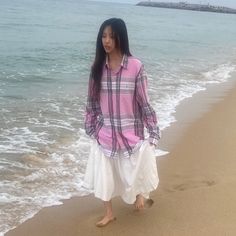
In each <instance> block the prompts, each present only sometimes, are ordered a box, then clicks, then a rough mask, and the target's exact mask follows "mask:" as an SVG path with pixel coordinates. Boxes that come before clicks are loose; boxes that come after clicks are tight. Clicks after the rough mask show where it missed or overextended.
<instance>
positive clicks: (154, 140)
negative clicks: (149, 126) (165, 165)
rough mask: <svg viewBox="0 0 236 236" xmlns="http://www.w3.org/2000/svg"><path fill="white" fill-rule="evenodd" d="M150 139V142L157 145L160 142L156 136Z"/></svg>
mask: <svg viewBox="0 0 236 236" xmlns="http://www.w3.org/2000/svg"><path fill="white" fill-rule="evenodd" d="M148 141H149V143H151V144H154V145H155V146H157V144H158V140H157V139H156V138H152V137H149V138H148Z"/></svg>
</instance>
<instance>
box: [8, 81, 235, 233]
mask: <svg viewBox="0 0 236 236" xmlns="http://www.w3.org/2000/svg"><path fill="white" fill-rule="evenodd" d="M217 86H218V87H217ZM217 86H215V88H213V90H212V91H211V90H207V92H205V93H204V92H203V93H202V94H203V95H197V96H194V98H193V99H187V100H186V102H184V103H186V104H184V103H183V104H182V105H181V106H180V107H179V108H178V110H177V114H176V117H177V119H178V121H177V122H176V123H175V124H174V125H172V126H171V127H170V128H169V129H167V130H166V131H165V132H164V133H163V140H162V141H161V146H164V147H166V149H167V150H171V152H170V154H168V155H167V156H166V157H165V158H159V159H158V171H159V177H160V185H159V187H158V189H157V190H156V191H154V192H153V193H152V194H151V197H152V199H153V200H154V201H155V204H154V205H153V206H152V208H150V209H146V210H144V211H141V212H136V211H134V210H133V206H131V205H126V204H125V203H123V202H122V200H121V199H120V198H116V199H114V200H113V203H114V207H113V208H114V212H115V215H116V217H117V220H116V221H115V222H113V223H112V224H109V225H108V226H107V227H105V228H97V227H96V226H95V222H96V221H97V220H98V219H99V217H100V216H102V213H103V205H102V203H101V202H100V201H99V200H98V199H95V198H94V197H93V196H85V197H74V198H72V199H70V200H65V201H63V202H64V204H63V205H60V206H53V207H48V208H44V209H42V210H41V211H40V212H39V213H38V214H36V215H35V216H34V217H33V218H32V219H30V220H28V221H26V222H25V223H23V224H21V225H20V226H18V227H17V228H16V229H14V230H12V231H10V232H8V233H7V234H5V235H6V236H75V235H77V236H78V235H81V236H86V235H96V236H97V235H122V236H125V235H129V236H130V235H135V236H138V235H145V236H149V235H158V236H162V235H163V236H168V235H174V236H184V235H186V236H190V235H191V236H195V235H196V236H199V235H204V236H211V235H214V236H215V235H221V236H222V235H227V236H228V235H232V236H233V235H236V200H235V199H236V171H235V169H236V145H235V144H236V109H235V104H236V86H235V84H234V85H233V83H230V84H229V86H228V87H227V85H222V86H226V89H225V92H224V93H219V94H221V95H220V96H209V93H210V92H214V93H215V94H217V92H216V91H217V89H218V88H220V86H221V85H217ZM204 94H205V95H204ZM197 104H200V105H199V107H201V109H198V105H197ZM201 104H202V105H203V104H205V105H204V106H201ZM206 104H207V106H206ZM200 110H201V112H199V111H200ZM195 113H196V114H195ZM194 114H195V115H194ZM199 114H200V115H199ZM191 117H192V118H191ZM166 140H169V141H166Z"/></svg>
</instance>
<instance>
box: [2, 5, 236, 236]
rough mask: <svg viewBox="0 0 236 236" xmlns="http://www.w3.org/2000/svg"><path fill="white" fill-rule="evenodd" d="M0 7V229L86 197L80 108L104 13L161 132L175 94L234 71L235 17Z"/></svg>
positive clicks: (187, 93) (110, 8)
mask: <svg viewBox="0 0 236 236" xmlns="http://www.w3.org/2000/svg"><path fill="white" fill-rule="evenodd" d="M0 3H1V8H0V235H3V234H4V233H5V232H7V231H8V230H10V229H12V228H14V227H16V226H17V225H19V224H20V223H22V222H24V221H25V220H26V219H28V218H30V217H32V216H33V215H34V214H36V213H37V212H38V211H39V210H40V209H42V208H43V207H45V206H51V205H57V204H62V202H61V201H60V200H61V199H68V198H70V197H71V196H81V195H84V194H87V192H85V191H84V190H83V189H82V188H81V181H82V178H83V173H84V171H85V166H86V161H87V158H88V151H89V147H90V141H89V139H88V137H86V135H85V132H84V129H83V121H84V109H85V103H86V94H87V84H88V76H89V69H90V66H91V64H92V61H93V58H94V53H95V42H96V37H97V33H98V29H99V27H100V25H101V23H102V22H103V21H104V20H105V19H107V18H110V17H120V18H123V19H124V20H125V22H126V24H127V28H128V33H129V40H130V48H131V52H132V54H133V55H134V56H136V57H138V58H140V59H141V60H142V62H143V63H144V65H145V68H146V71H147V73H148V77H149V95H150V99H151V104H152V105H153V107H154V109H155V110H156V112H157V115H158V117H159V125H160V128H161V130H164V129H165V128H166V127H168V126H170V125H171V124H172V123H173V122H175V120H176V119H175V109H176V106H177V105H178V104H179V103H181V101H182V100H184V99H186V98H190V97H192V95H193V94H195V93H197V92H198V91H201V90H204V89H206V86H207V85H208V84H212V83H218V84H220V83H223V82H225V81H228V80H230V79H233V77H231V75H232V73H233V72H234V71H236V41H235V38H236V27H235V22H236V15H228V14H217V13H208V12H193V11H184V10H174V9H160V8H148V7H140V6H134V5H129V4H118V3H102V2H92V1H78V0H37V1H36V0H21V1H19V0H11V1H8V0H0ZM219 86H220V85H219ZM160 149H161V147H160ZM165 151H168V150H165ZM159 154H164V152H162V151H161V150H159Z"/></svg>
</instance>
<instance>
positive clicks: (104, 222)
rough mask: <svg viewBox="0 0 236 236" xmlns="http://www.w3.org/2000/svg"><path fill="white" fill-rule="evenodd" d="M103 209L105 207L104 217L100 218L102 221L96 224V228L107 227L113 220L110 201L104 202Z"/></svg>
mask: <svg viewBox="0 0 236 236" xmlns="http://www.w3.org/2000/svg"><path fill="white" fill-rule="evenodd" d="M103 203H104V207H105V215H104V217H103V218H102V220H100V221H98V222H97V223H96V225H97V226H105V225H107V224H108V223H109V222H110V221H113V220H115V217H114V216H113V212H112V202H111V200H110V201H104V202H103Z"/></svg>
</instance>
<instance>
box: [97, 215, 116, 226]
mask: <svg viewBox="0 0 236 236" xmlns="http://www.w3.org/2000/svg"><path fill="white" fill-rule="evenodd" d="M114 220H116V217H114V216H107V215H106V216H104V217H103V218H102V219H101V220H100V221H98V222H97V223H96V226H97V227H104V226H106V225H108V224H109V223H110V222H112V221H114Z"/></svg>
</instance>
